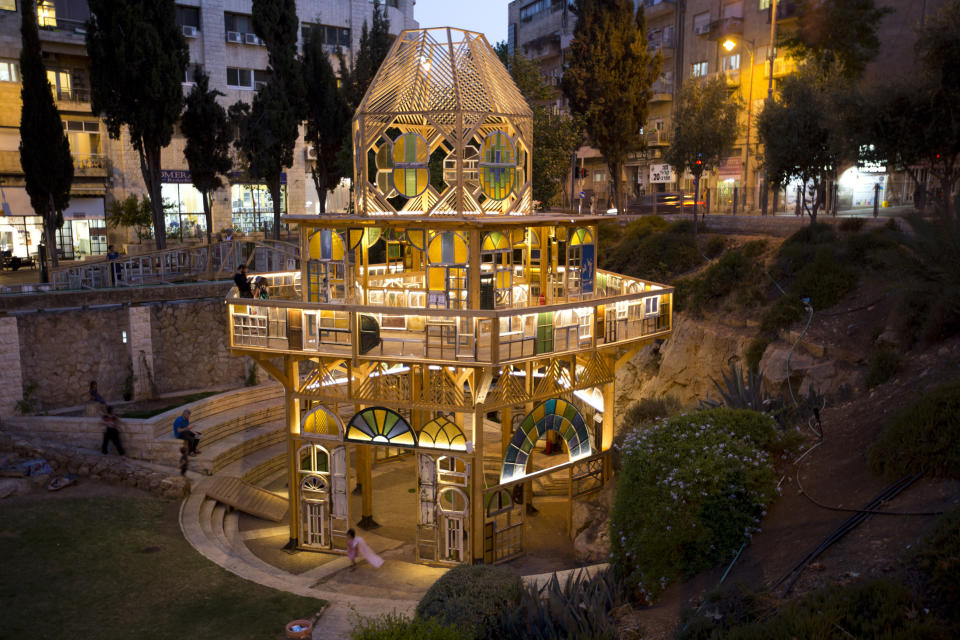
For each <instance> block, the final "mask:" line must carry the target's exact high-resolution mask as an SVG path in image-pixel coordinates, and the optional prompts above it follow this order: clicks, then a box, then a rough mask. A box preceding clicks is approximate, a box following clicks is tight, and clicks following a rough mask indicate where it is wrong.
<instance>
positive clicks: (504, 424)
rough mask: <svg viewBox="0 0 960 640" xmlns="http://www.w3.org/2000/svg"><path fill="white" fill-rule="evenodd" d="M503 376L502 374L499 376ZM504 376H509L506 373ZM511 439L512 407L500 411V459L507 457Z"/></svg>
mask: <svg viewBox="0 0 960 640" xmlns="http://www.w3.org/2000/svg"><path fill="white" fill-rule="evenodd" d="M501 375H504V374H501ZM506 375H510V374H509V373H507V374H506ZM512 437H513V407H504V408H503V409H501V410H500V457H501V458H502V457H504V456H506V455H507V447H509V446H510V438H512Z"/></svg>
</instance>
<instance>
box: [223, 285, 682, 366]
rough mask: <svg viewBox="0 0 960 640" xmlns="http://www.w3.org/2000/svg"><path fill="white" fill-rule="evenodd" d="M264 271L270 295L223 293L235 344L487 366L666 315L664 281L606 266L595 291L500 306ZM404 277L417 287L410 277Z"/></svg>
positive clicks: (621, 338)
mask: <svg viewBox="0 0 960 640" xmlns="http://www.w3.org/2000/svg"><path fill="white" fill-rule="evenodd" d="M266 277H267V278H268V281H269V291H270V293H271V296H272V297H271V298H270V299H269V300H253V299H247V298H238V297H236V291H235V290H234V291H233V292H231V295H229V296H228V297H227V300H226V302H227V305H228V308H229V314H230V318H229V332H230V345H231V347H232V348H234V349H238V350H242V351H253V352H265V353H278V354H279V353H288V354H303V355H307V356H311V357H317V356H320V357H332V358H352V359H355V360H367V361H380V360H389V361H394V362H404V361H407V362H424V361H427V362H430V363H431V364H437V365H448V366H463V365H464V364H469V365H471V366H492V365H500V364H507V363H513V362H520V361H524V360H534V359H542V358H544V357H550V356H556V355H562V354H567V353H575V352H578V351H582V350H592V349H596V348H602V347H608V346H617V345H624V344H628V343H631V342H636V341H638V340H648V339H652V338H655V337H658V336H662V335H666V334H667V333H669V332H670V329H671V323H672V315H671V302H672V294H673V289H672V288H671V287H666V286H664V285H657V284H654V283H648V282H644V281H641V280H637V279H635V278H628V277H625V276H620V275H617V274H614V273H609V272H604V271H598V272H597V277H596V283H595V284H596V288H595V290H594V291H591V292H590V293H589V294H586V293H580V294H578V295H575V296H573V297H574V298H579V299H576V300H573V301H571V295H565V296H563V301H562V302H556V303H553V304H546V305H539V304H535V299H534V298H528V299H527V300H525V301H524V302H523V303H522V304H519V305H515V306H511V307H505V308H497V309H451V308H428V307H415V306H412V305H411V304H410V303H409V298H403V297H402V296H396V297H394V298H393V299H394V300H395V301H396V304H395V305H394V304H389V303H388V300H389V299H387V300H385V301H384V303H383V304H358V303H351V302H346V301H340V302H329V303H322V302H315V303H312V302H303V301H302V300H299V299H296V296H297V291H298V290H299V278H300V274H299V273H298V272H295V273H286V274H271V275H268V276H266ZM409 284H410V285H411V287H410V290H411V291H414V290H416V289H417V286H416V285H417V283H416V282H415V279H414V280H411V281H409ZM567 284H569V283H567ZM525 286H526V285H515V288H518V289H521V288H523V287H525ZM421 291H422V289H421ZM370 293H372V291H368V296H369V294H370ZM565 293H567V294H570V293H572V292H570V291H567V292H565ZM274 294H277V295H274ZM421 299H422V297H421ZM558 299H559V298H558Z"/></svg>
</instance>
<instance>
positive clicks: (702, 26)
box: [693, 11, 710, 35]
mask: <svg viewBox="0 0 960 640" xmlns="http://www.w3.org/2000/svg"><path fill="white" fill-rule="evenodd" d="M708 31H710V12H709V11H704V12H703V13H698V14H697V15H695V16H693V32H694V33H696V34H698V35H701V34H704V33H707V32H708Z"/></svg>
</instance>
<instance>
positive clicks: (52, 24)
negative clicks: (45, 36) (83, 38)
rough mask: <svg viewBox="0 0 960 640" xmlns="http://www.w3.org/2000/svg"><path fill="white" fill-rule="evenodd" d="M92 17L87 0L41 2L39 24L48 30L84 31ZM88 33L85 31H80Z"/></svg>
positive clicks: (38, 14) (43, 0)
mask: <svg viewBox="0 0 960 640" xmlns="http://www.w3.org/2000/svg"><path fill="white" fill-rule="evenodd" d="M89 17H90V8H89V7H88V6H87V0H40V1H39V2H37V24H38V25H39V26H40V27H41V28H46V29H66V30H77V31H79V30H82V29H84V27H85V23H86V21H87V19H88V18H89ZM80 32H81V33H86V32H85V31H80Z"/></svg>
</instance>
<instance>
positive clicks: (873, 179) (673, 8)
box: [508, 0, 943, 212]
mask: <svg viewBox="0 0 960 640" xmlns="http://www.w3.org/2000/svg"><path fill="white" fill-rule="evenodd" d="M634 2H635V4H636V5H637V6H639V5H640V4H642V5H643V7H644V12H645V15H646V19H647V38H648V40H649V46H650V48H651V49H659V50H660V52H661V54H662V55H663V66H662V68H661V76H660V79H659V80H658V81H657V83H656V84H655V85H654V87H653V95H652V97H651V100H650V107H649V116H648V120H647V126H646V127H644V138H645V141H646V143H647V149H646V150H645V151H643V152H638V153H635V154H632V155H631V157H630V158H629V159H628V161H627V162H626V164H625V168H624V171H625V178H626V184H628V185H631V186H632V188H631V189H630V191H632V195H633V196H637V195H639V194H641V193H650V192H651V191H652V190H660V191H663V190H667V191H671V190H677V189H681V188H682V189H684V190H685V191H688V192H689V191H692V189H693V180H692V178H691V177H690V176H686V177H684V176H679V177H678V180H677V181H675V182H673V183H670V184H661V185H651V184H650V182H649V178H650V165H651V164H659V163H662V159H661V158H662V156H663V151H664V149H665V148H666V146H667V145H669V143H670V134H671V132H672V129H673V123H672V113H673V110H674V104H675V102H676V99H677V96H678V92H679V90H680V87H681V85H682V84H683V83H684V82H687V81H689V80H690V79H691V78H708V77H713V76H716V75H722V76H723V77H724V78H726V81H727V83H728V85H729V87H730V89H731V91H733V92H736V94H737V96H738V97H739V98H740V103H741V105H742V107H743V108H742V111H741V129H740V135H739V138H738V140H737V143H736V145H735V147H734V149H733V150H732V152H731V154H730V156H729V157H728V158H726V159H725V160H724V161H723V162H722V164H721V166H720V167H719V169H718V170H717V171H715V172H713V174H712V175H709V176H704V177H705V178H706V180H705V182H706V184H705V186H706V187H707V188H709V193H710V198H711V201H712V202H711V210H712V211H727V212H729V211H734V210H736V211H743V210H745V209H746V210H747V211H751V210H757V209H759V208H760V206H761V204H760V203H761V201H762V197H761V192H762V191H763V175H762V171H761V167H760V154H759V151H760V150H759V149H758V146H759V145H758V139H757V133H756V117H757V114H758V113H759V112H760V110H761V109H762V108H763V102H764V100H765V99H766V97H767V89H768V86H772V87H773V89H774V90H775V89H776V83H777V80H778V78H781V77H783V76H784V75H786V74H787V73H789V72H790V71H792V70H793V65H792V63H791V61H790V60H789V59H788V58H786V57H785V56H782V55H778V56H777V57H776V59H775V60H774V65H773V76H774V78H773V82H772V83H770V82H769V80H770V67H769V64H770V62H769V56H770V41H771V40H770V38H771V28H770V27H771V25H770V9H771V5H772V4H773V3H772V0H634ZM876 4H877V6H878V7H887V8H889V9H891V10H892V11H891V13H889V14H888V15H886V16H885V17H884V18H883V20H882V21H881V23H880V25H879V27H878V33H877V35H878V37H879V39H880V42H881V47H880V52H879V54H878V55H877V57H876V59H875V60H874V61H873V62H872V63H871V64H870V65H869V66H868V68H867V71H866V74H865V78H864V82H865V83H868V84H869V83H879V82H889V81H892V80H895V79H897V78H902V77H906V76H907V75H909V74H910V73H911V72H912V71H913V69H914V55H913V48H914V44H915V42H916V28H917V27H918V26H920V25H922V24H923V22H924V20H925V19H927V18H929V17H930V16H932V15H933V14H934V13H935V12H936V11H937V10H938V9H939V7H940V6H942V5H943V0H928V1H926V2H922V3H921V2H916V1H914V0H877V1H876ZM572 5H573V2H572V1H571V0H513V2H511V3H510V5H509V8H508V44H509V47H510V51H511V53H512V52H517V53H520V54H522V55H525V56H527V57H529V58H532V59H534V60H536V61H537V62H538V63H539V64H540V66H541V68H542V70H543V75H544V77H545V78H547V79H549V80H550V82H552V83H557V84H559V82H560V77H561V76H562V73H563V68H564V66H565V65H566V63H567V61H566V58H567V56H568V55H569V52H570V43H571V42H572V40H573V29H574V26H575V23H576V16H575V15H574V14H573V12H572V10H571V7H572ZM776 5H777V9H776V14H777V16H776V28H777V29H778V30H780V29H789V28H791V27H792V25H793V23H795V21H796V17H797V5H796V3H795V2H793V1H792V0H778V2H777V3H776ZM727 40H730V41H731V43H730V45H732V48H731V50H729V51H728V50H727V49H726V48H725V47H724V46H723V43H724V42H726V41H727ZM558 106H562V103H558ZM578 155H579V160H578V162H579V163H580V165H581V167H583V168H584V169H586V176H585V177H581V178H580V179H579V182H578V185H577V189H576V190H577V191H586V192H587V193H588V196H587V197H588V198H589V197H590V194H592V193H595V194H597V195H598V196H599V197H600V199H601V200H605V199H606V197H607V194H609V190H610V188H611V186H612V181H611V180H610V179H609V175H607V174H608V170H607V167H606V164H605V162H603V158H602V157H600V154H599V153H598V152H597V151H596V150H594V149H590V148H588V147H584V148H582V149H581V150H580V151H579V153H578ZM876 184H881V187H882V191H881V192H882V194H883V195H882V196H881V197H882V198H883V201H884V202H885V203H887V204H904V203H907V202H909V201H911V200H912V187H910V186H909V185H908V184H907V182H906V180H904V179H903V177H902V176H898V175H889V176H888V175H887V173H886V168H884V167H873V168H866V169H865V168H860V169H858V168H857V167H856V166H853V167H849V168H848V169H847V170H846V171H843V172H841V179H840V184H839V193H838V197H839V203H840V206H841V207H843V206H849V207H857V206H872V204H873V203H872V199H873V197H874V186H875V185H876ZM744 187H746V188H745V189H744ZM566 191H567V192H569V189H568V190H566ZM785 196H786V197H784V198H781V199H780V206H781V207H792V206H793V201H792V198H793V197H794V193H793V192H792V190H790V189H788V190H787V193H786V194H785ZM735 200H736V209H735V208H734V201H735Z"/></svg>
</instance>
